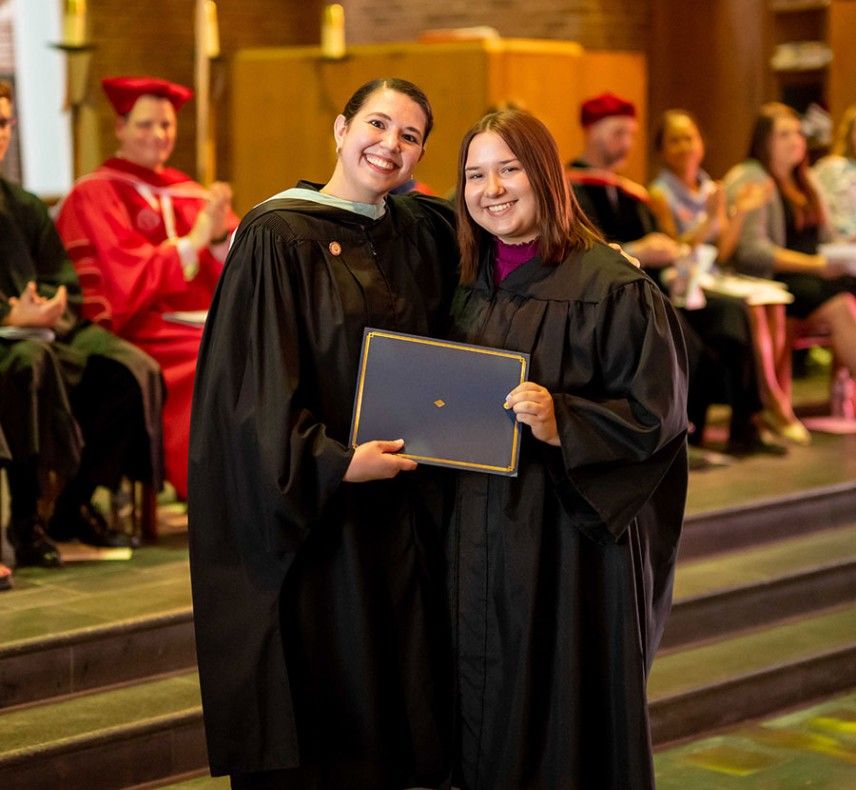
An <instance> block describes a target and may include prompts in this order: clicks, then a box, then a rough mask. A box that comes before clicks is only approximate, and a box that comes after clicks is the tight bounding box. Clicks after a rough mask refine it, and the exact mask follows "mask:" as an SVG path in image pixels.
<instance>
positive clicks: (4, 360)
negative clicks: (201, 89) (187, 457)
mask: <svg viewBox="0 0 856 790" xmlns="http://www.w3.org/2000/svg"><path fill="white" fill-rule="evenodd" d="M12 108H13V105H12V95H11V90H10V86H9V85H8V83H2V82H0V159H2V158H3V156H5V154H6V150H7V147H8V144H9V137H10V130H11V121H12V120H13V119H12ZM81 302H82V299H81V294H80V287H79V284H78V281H77V276H76V275H75V272H74V268H73V266H72V265H71V262H70V261H69V260H68V256H67V255H66V252H65V250H64V249H63V246H62V242H61V241H60V238H59V235H58V234H57V232H56V229H55V228H54V225H53V223H52V222H51V220H50V217H49V216H48V213H47V210H46V208H45V206H44V205H43V204H42V203H41V201H40V200H39V199H38V198H37V197H36V196H35V195H31V194H30V193H29V192H25V191H24V190H23V189H21V188H20V187H18V186H16V185H14V184H11V183H9V182H8V181H5V180H3V179H0V430H2V434H3V436H4V437H5V442H4V445H7V447H6V448H5V450H4V453H3V454H4V455H6V456H7V457H8V459H9V460H8V465H7V469H6V471H7V475H8V482H9V492H10V496H11V518H10V525H9V542H10V543H11V544H12V546H13V547H14V549H15V558H16V563H17V565H19V566H22V565H43V566H56V565H59V564H60V556H59V553H58V552H57V549H56V546H55V544H54V543H53V542H52V540H51V537H52V538H54V539H61V540H70V539H72V538H79V539H80V540H82V541H84V542H86V543H92V544H95V545H99V546H119V545H128V544H129V542H130V538H129V536H127V535H125V534H124V533H121V532H117V531H115V530H111V529H109V528H108V526H107V524H106V522H105V520H104V518H103V516H102V515H101V514H100V513H99V512H98V511H97V510H96V509H95V508H94V507H93V505H92V504H91V501H90V500H91V497H92V494H93V492H94V490H95V488H96V486H99V485H103V486H107V487H108V488H111V489H115V488H117V487H118V484H119V481H120V478H121V477H122V475H123V474H127V475H128V476H130V477H132V478H134V479H136V480H144V481H150V482H153V483H155V484H159V481H160V460H161V459H160V449H161V444H160V408H161V399H162V391H161V387H162V383H161V377H160V369H159V368H158V366H157V363H155V361H154V360H153V359H151V357H149V356H148V355H146V354H144V353H143V352H142V351H140V350H139V349H137V348H135V347H134V346H132V345H131V344H130V343H126V342H125V341H123V340H120V339H119V338H117V337H115V336H114V335H112V334H110V333H109V332H107V331H105V330H104V329H102V328H101V327H98V326H95V325H93V324H90V323H89V322H88V321H85V320H82V319H81V318H80V316H79V310H80V305H81ZM147 428H148V431H147ZM50 474H54V475H56V477H57V478H58V479H59V480H60V481H61V482H64V487H63V488H62V490H61V493H60V494H59V497H58V499H57V501H56V504H55V507H54V512H53V516H52V518H51V522H50V524H49V525H48V527H47V528H46V527H45V525H44V523H43V522H42V517H41V515H40V513H39V509H38V501H39V498H40V496H41V493H42V491H43V489H44V483H45V481H46V480H47V479H48V476H49V475H50ZM49 536H50V537H49Z"/></svg>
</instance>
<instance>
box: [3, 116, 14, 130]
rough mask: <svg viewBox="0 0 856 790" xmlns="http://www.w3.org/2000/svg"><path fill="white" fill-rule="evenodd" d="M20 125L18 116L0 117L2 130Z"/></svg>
mask: <svg viewBox="0 0 856 790" xmlns="http://www.w3.org/2000/svg"><path fill="white" fill-rule="evenodd" d="M17 125H18V119H17V118H0V131H3V130H5V129H9V128H14V127H16V126H17Z"/></svg>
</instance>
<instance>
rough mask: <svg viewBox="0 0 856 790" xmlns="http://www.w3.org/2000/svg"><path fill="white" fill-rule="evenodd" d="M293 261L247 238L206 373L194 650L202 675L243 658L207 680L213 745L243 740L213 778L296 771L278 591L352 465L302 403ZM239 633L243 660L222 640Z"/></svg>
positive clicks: (201, 375)
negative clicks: (227, 657)
mask: <svg viewBox="0 0 856 790" xmlns="http://www.w3.org/2000/svg"><path fill="white" fill-rule="evenodd" d="M289 258H290V249H289V242H288V239H287V238H283V236H282V235H281V234H280V233H278V232H273V231H272V230H271V229H270V228H269V227H266V226H265V225H264V224H259V225H253V226H251V227H249V228H244V229H240V230H239V231H238V235H237V237H236V239H235V242H234V244H233V247H232V250H231V252H230V255H229V258H228V262H227V265H226V268H225V271H224V275H223V278H222V281H221V283H220V286H219V288H218V291H217V293H216V295H215V298H214V301H213V303H212V306H211V310H210V313H209V318H208V322H207V326H206V330H205V335H204V337H203V342H202V346H201V349H200V359H199V366H198V369H197V382H196V389H195V394H194V406H193V417H192V423H191V449H190V486H189V489H190V496H189V516H190V519H191V522H192V523H195V524H196V525H198V527H197V528H195V529H191V569H192V570H193V568H194V561H195V562H196V563H200V564H201V563H203V562H204V566H205V569H204V573H203V572H199V573H198V574H196V575H195V577H194V580H193V581H194V603H195V606H196V617H197V618H198V626H197V649H198V652H199V657H200V665H208V664H210V665H212V666H216V667H218V668H222V662H219V661H217V656H218V655H220V654H222V653H223V651H224V649H225V650H228V651H229V652H230V653H231V654H236V655H238V656H239V658H238V662H239V665H237V666H233V667H230V671H229V672H228V673H226V672H221V671H219V670H215V671H213V672H210V673H203V674H202V676H201V681H202V694H203V701H204V702H205V701H206V700H208V701H209V702H210V704H208V705H207V707H206V721H207V724H208V732H209V737H211V733H216V734H217V735H216V736H214V737H217V738H218V739H219V738H220V737H221V735H222V733H235V741H234V743H223V742H221V741H220V740H218V741H217V742H216V743H212V742H210V741H209V754H210V755H211V765H212V770H213V771H214V772H215V773H217V772H220V773H223V772H234V771H236V770H241V769H242V767H243V768H244V769H245V770H247V769H256V770H257V769H258V768H259V767H260V766H262V765H276V766H278V767H286V766H293V765H296V760H297V754H298V748H297V736H296V730H295V723H294V719H293V716H292V713H291V710H292V696H291V691H290V689H289V686H288V675H287V669H286V665H285V658H284V655H283V651H282V648H281V647H278V645H280V644H281V641H282V637H281V634H280V620H279V616H278V607H279V596H280V590H281V587H282V583H283V580H284V578H285V575H286V573H287V571H288V569H289V567H290V566H291V564H292V562H293V560H294V556H295V553H296V551H297V549H298V547H299V546H300V544H301V542H302V541H303V539H304V537H305V536H306V534H307V532H308V531H309V530H310V529H311V528H312V526H313V524H315V523H317V522H318V521H319V519H320V518H321V517H322V514H323V513H324V511H325V507H326V505H327V504H328V502H329V500H330V498H331V497H332V495H333V494H334V493H335V492H336V490H337V489H338V488H339V486H340V485H341V483H342V478H343V477H344V474H345V471H346V469H347V467H348V464H349V463H350V458H351V455H352V453H351V452H350V451H349V450H348V449H347V448H345V447H344V446H343V445H342V444H340V443H339V442H337V441H334V440H333V439H331V438H330V437H329V436H328V435H327V430H326V427H325V425H323V424H322V423H320V422H319V421H318V420H317V419H316V418H315V417H314V416H313V414H312V413H311V411H310V410H309V409H308V408H307V406H306V403H305V398H304V392H303V389H302V386H301V368H302V366H303V365H304V363H305V360H304V354H303V349H302V348H301V342H300V341H299V339H298V338H299V332H298V315H297V310H298V307H297V304H296V300H295V292H294V283H293V282H292V277H291V273H290V260H289ZM236 565H239V566H243V570H242V571H240V572H238V573H236ZM227 591H228V592H227ZM210 618H216V623H213V622H210ZM247 622H251V623H254V625H253V627H251V628H246V627H244V624H245V623H247ZM237 633H240V634H242V638H243V639H244V640H245V644H244V645H243V646H242V649H241V650H239V651H235V650H234V646H233V645H228V646H226V647H224V645H223V644H221V643H220V641H219V640H221V639H224V638H226V639H228V638H229V637H228V635H232V634H237ZM224 635H226V636H225V637H224ZM261 694H263V698H261V697H260V695H261ZM248 734H249V735H248ZM251 750H255V752H254V753H253V752H252V751H251Z"/></svg>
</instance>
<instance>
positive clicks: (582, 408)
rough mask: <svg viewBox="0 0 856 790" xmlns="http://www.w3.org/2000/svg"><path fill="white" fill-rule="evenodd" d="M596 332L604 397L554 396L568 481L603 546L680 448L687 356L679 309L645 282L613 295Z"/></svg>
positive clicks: (596, 358)
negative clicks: (678, 322) (600, 526)
mask: <svg viewBox="0 0 856 790" xmlns="http://www.w3.org/2000/svg"><path fill="white" fill-rule="evenodd" d="M592 327H593V334H592V337H591V338H590V342H591V344H592V346H593V354H592V357H591V359H592V363H591V364H594V365H597V366H598V367H599V371H598V378H600V380H601V381H602V382H604V385H605V389H604V393H603V395H601V396H599V397H597V398H591V399H589V398H587V397H586V396H585V395H584V394H571V393H554V394H553V398H554V402H555V408H556V420H557V424H558V429H559V435H560V440H561V451H562V452H561V455H562V461H563V464H564V473H565V475H566V480H567V483H569V484H570V486H571V487H572V488H573V489H574V491H575V492H576V493H577V494H578V495H579V496H581V497H582V499H583V500H584V501H585V503H587V505H588V506H589V507H590V509H591V514H592V516H595V517H596V518H594V519H593V520H592V521H593V524H592V529H591V530H590V532H589V534H590V536H592V537H595V539H596V540H598V541H600V542H602V541H605V540H609V539H610V537H611V538H612V539H618V538H620V537H621V535H622V534H623V533H624V531H625V529H626V528H627V525H628V524H629V523H630V521H631V520H632V519H633V518H634V516H636V514H637V513H638V512H639V510H640V509H641V507H642V506H643V505H644V504H645V502H646V500H647V499H648V497H649V495H650V492H652V491H654V490H655V489H656V488H657V486H658V484H659V482H660V480H661V478H662V477H663V475H664V474H665V473H666V471H667V470H668V469H669V467H670V466H671V462H672V460H673V459H674V458H675V455H676V453H677V452H679V450H680V449H681V447H683V444H684V438H685V434H686V425H687V420H686V354H685V352H684V349H683V341H682V336H681V332H680V329H679V327H678V324H677V320H676V317H675V314H674V311H673V310H672V309H671V307H670V306H669V305H668V304H667V303H666V302H665V300H664V298H663V297H662V296H661V294H660V292H659V290H658V289H657V288H656V287H655V286H654V284H653V283H651V282H650V281H648V280H647V279H641V278H640V279H637V280H635V281H633V282H630V283H627V284H624V285H622V286H620V287H618V288H616V289H615V290H613V291H612V292H611V293H610V294H609V295H608V296H607V297H606V298H605V299H604V300H603V301H602V302H601V303H600V304H599V305H598V307H597V320H596V321H595V322H594V323H593V324H592ZM577 342H578V341H577ZM568 346H569V347H570V348H573V347H574V343H573V341H572V340H571V339H570V338H569V343H568ZM578 347H579V346H577V348H578ZM560 482H561V481H560ZM597 522H600V523H601V524H602V525H604V526H605V528H606V530H608V533H609V534H607V533H605V532H604V531H603V530H599V529H597V528H596V526H595V525H596V523H597Z"/></svg>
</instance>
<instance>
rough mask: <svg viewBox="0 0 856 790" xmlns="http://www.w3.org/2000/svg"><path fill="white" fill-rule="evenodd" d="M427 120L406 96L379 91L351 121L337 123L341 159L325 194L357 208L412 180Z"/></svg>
mask: <svg viewBox="0 0 856 790" xmlns="http://www.w3.org/2000/svg"><path fill="white" fill-rule="evenodd" d="M425 124H426V117H425V112H424V111H423V110H422V108H421V107H420V106H419V105H418V104H417V103H416V102H415V101H413V99H411V98H410V97H409V96H406V95H405V94H403V93H399V92H398V91H395V90H391V89H389V88H381V89H379V90H376V91H375V92H374V93H372V94H371V95H370V96H369V97H368V98H367V99H366V100H365V102H364V103H363V106H362V107H361V108H360V109H359V110H358V111H357V113H356V114H355V115H354V117H353V118H351V120H350V122H348V121H347V120H346V119H345V116H343V115H340V116H339V117H338V118H336V122H335V124H334V127H333V131H334V134H335V137H336V147H337V149H338V151H339V159H338V162H337V164H336V170H335V172H334V173H333V177H332V178H331V179H330V181H329V182H328V183H327V185H326V186H325V187H324V191H325V192H328V193H329V194H332V195H335V196H336V197H340V198H344V199H346V200H353V201H356V202H358V203H380V202H381V201H382V200H383V199H384V197H386V195H387V193H389V192H390V191H391V190H393V189H395V188H396V187H397V186H400V185H401V184H403V183H404V182H405V181H407V179H408V178H410V175H411V173H412V171H413V168H414V167H415V166H416V165H417V163H418V162H419V160H420V159H422V155H423V153H424V152H425V148H424V138H425Z"/></svg>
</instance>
